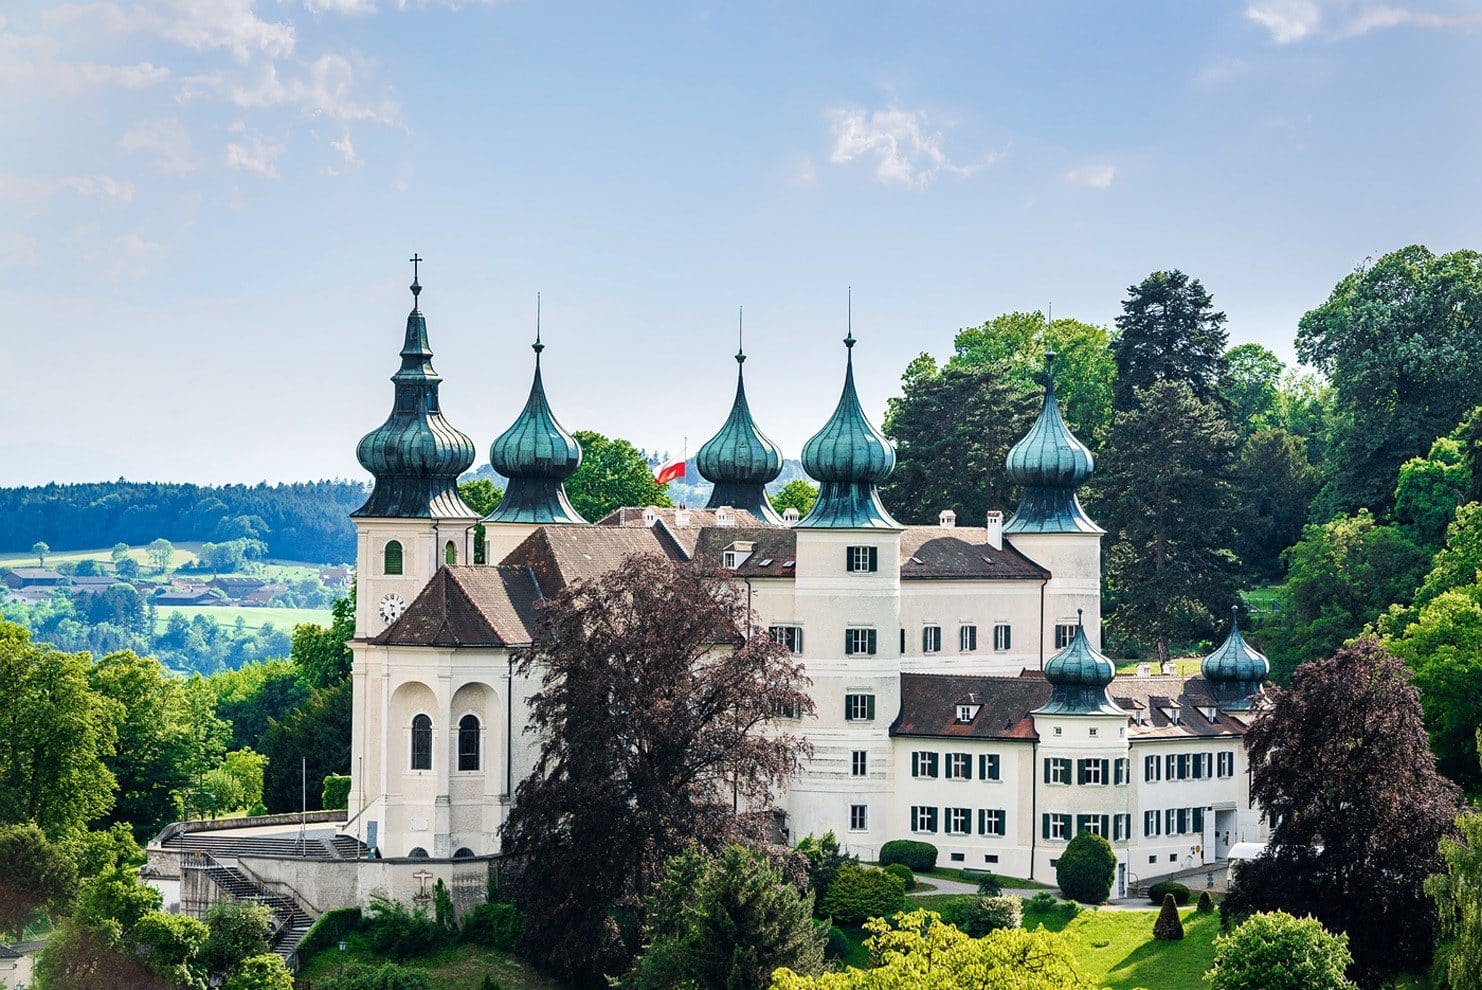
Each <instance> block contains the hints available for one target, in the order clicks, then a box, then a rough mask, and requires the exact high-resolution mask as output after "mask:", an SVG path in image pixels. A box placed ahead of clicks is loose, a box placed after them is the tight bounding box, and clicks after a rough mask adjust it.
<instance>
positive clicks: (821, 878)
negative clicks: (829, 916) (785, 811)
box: [796, 832, 910, 907]
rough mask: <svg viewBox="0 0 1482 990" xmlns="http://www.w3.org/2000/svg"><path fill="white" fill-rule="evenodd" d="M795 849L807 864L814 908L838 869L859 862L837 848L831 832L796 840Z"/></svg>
mask: <svg viewBox="0 0 1482 990" xmlns="http://www.w3.org/2000/svg"><path fill="white" fill-rule="evenodd" d="M796 849H797V852H798V854H799V855H800V856H802V857H803V861H804V862H805V863H807V864H808V886H810V887H812V888H813V904H814V906H815V907H816V906H817V905H818V904H819V903H820V902H821V901H822V900H823V895H824V894H826V893H828V885H829V884H831V883H833V882H834V877H835V876H836V875H837V874H838V872H839V867H841V866H847V865H849V864H852V863H858V862H859V857H858V856H851V855H849V854H848V853H846V852H844V851H842V850H841V849H840V848H839V840H838V838H837V837H836V836H835V835H834V833H833V832H825V833H823V835H822V836H814V835H805V836H803V837H802V838H801V839H799V840H798V844H797V847H796ZM907 886H910V881H907Z"/></svg>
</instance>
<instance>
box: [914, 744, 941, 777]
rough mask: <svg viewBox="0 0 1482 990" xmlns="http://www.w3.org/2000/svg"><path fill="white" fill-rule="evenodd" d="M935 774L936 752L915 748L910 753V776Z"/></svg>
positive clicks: (930, 775) (932, 775) (931, 775)
mask: <svg viewBox="0 0 1482 990" xmlns="http://www.w3.org/2000/svg"><path fill="white" fill-rule="evenodd" d="M936 775H937V754H935V753H928V752H926V751H925V750H917V751H916V752H914V753H912V754H911V776H912V777H935V776H936Z"/></svg>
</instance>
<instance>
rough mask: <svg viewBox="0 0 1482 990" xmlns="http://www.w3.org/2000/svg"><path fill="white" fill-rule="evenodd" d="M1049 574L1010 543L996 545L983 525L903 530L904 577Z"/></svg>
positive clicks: (1038, 576) (1032, 577)
mask: <svg viewBox="0 0 1482 990" xmlns="http://www.w3.org/2000/svg"><path fill="white" fill-rule="evenodd" d="M1049 576H1050V572H1049V571H1047V570H1045V569H1044V568H1043V567H1041V566H1039V565H1038V564H1036V563H1035V562H1034V561H1032V560H1030V559H1029V558H1028V557H1026V556H1024V555H1023V554H1022V553H1020V552H1019V551H1017V550H1015V549H1014V548H1013V547H1012V546H1011V545H1010V544H1008V543H1004V545H1003V549H1001V550H999V549H994V547H993V545H992V544H991V543H989V542H988V530H986V529H984V528H983V527H981V526H907V527H906V528H905V531H904V532H902V533H901V577H902V578H910V579H921V580H933V579H935V580H952V579H958V580H963V579H972V580H983V579H987V580H1000V581H1014V580H1033V581H1042V580H1044V579H1045V578H1048V577H1049Z"/></svg>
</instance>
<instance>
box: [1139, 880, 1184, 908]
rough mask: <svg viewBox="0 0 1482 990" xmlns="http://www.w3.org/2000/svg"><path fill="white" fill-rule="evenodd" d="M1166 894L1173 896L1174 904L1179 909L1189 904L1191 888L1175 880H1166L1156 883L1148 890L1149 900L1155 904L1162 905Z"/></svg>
mask: <svg viewBox="0 0 1482 990" xmlns="http://www.w3.org/2000/svg"><path fill="white" fill-rule="evenodd" d="M1166 894H1172V895H1173V901H1174V903H1175V904H1177V905H1178V906H1179V907H1183V906H1184V905H1185V904H1187V903H1189V897H1190V891H1189V888H1187V887H1185V886H1184V885H1183V884H1181V883H1178V882H1177V881H1175V880H1164V881H1163V882H1162V883H1155V884H1153V885H1152V886H1151V887H1149V888H1148V900H1149V901H1152V902H1153V903H1154V904H1162V903H1163V897H1164V895H1166Z"/></svg>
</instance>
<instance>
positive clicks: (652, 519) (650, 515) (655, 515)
mask: <svg viewBox="0 0 1482 990" xmlns="http://www.w3.org/2000/svg"><path fill="white" fill-rule="evenodd" d="M658 521H659V512H658V510H657V509H655V508H654V507H653V506H649V507H648V508H646V509H644V510H643V525H645V526H648V527H650V528H652V527H653V524H654V523H656V522H658Z"/></svg>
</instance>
